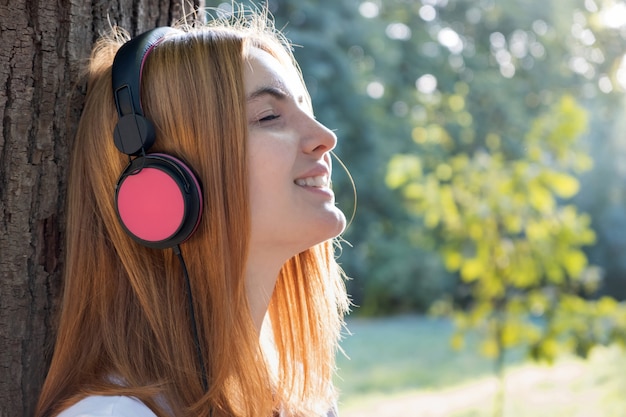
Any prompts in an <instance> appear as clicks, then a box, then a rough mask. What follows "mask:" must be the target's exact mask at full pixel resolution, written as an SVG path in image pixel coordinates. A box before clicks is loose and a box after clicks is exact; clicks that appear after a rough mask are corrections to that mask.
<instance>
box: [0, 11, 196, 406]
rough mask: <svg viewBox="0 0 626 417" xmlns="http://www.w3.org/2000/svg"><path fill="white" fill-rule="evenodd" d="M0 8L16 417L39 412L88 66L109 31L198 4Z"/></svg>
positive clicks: (3, 333) (0, 376)
mask: <svg viewBox="0 0 626 417" xmlns="http://www.w3.org/2000/svg"><path fill="white" fill-rule="evenodd" d="M1 3H2V4H0V86H1V88H0V115H1V117H2V128H1V130H2V132H1V135H0V417H9V416H10V417H15V416H30V415H32V413H33V412H34V407H35V404H36V401H37V396H38V393H39V389H40V387H41V384H42V382H43V380H44V377H45V374H46V369H47V367H48V364H49V360H50V356H51V352H52V346H53V342H54V333H55V331H54V329H55V324H54V321H55V319H54V318H55V316H56V313H57V309H58V305H59V296H60V292H61V286H62V284H61V277H62V271H63V257H64V250H63V246H64V231H65V226H64V219H65V194H66V174H67V167H68V161H69V153H70V148H71V143H72V141H73V136H74V133H75V128H76V124H77V121H78V119H79V116H80V110H81V106H82V103H83V99H84V92H85V87H86V86H85V85H84V82H83V81H82V80H81V79H80V71H81V69H82V65H84V64H85V62H86V60H87V58H88V57H89V53H90V50H91V46H92V44H93V41H94V40H95V39H97V37H98V36H99V35H100V34H102V33H104V32H106V31H107V29H108V27H109V26H110V25H111V24H117V25H119V26H121V27H123V28H124V29H126V30H128V31H129V32H130V33H132V34H136V33H139V32H141V31H143V30H146V29H149V28H152V27H155V26H160V25H167V24H170V23H172V22H173V21H175V20H178V19H180V18H182V17H183V13H189V12H191V11H192V10H191V9H192V8H196V7H197V5H198V3H199V0H195V1H194V2H190V1H187V0H135V1H132V0H114V1H105V0H92V1H81V0H10V1H9V0H3V1H2V2H1ZM9 3H10V4H9ZM192 3H193V5H192ZM183 5H184V7H185V8H186V9H187V10H183Z"/></svg>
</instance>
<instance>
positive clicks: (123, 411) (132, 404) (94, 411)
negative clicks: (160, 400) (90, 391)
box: [58, 395, 156, 417]
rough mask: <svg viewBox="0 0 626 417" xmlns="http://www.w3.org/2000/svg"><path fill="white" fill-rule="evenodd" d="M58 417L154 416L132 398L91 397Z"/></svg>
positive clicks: (154, 415)
mask: <svg viewBox="0 0 626 417" xmlns="http://www.w3.org/2000/svg"><path fill="white" fill-rule="evenodd" d="M58 417H156V414H154V413H153V412H152V410H150V409H149V408H148V407H146V405H145V404H144V403H142V402H141V401H139V400H137V399H136V398H133V397H124V396H110V395H109V396H104V395H92V396H90V397H85V398H83V399H82V400H80V401H79V402H77V403H76V404H74V405H73V406H71V407H70V408H67V409H65V410H64V411H63V412H61V414H59V415H58Z"/></svg>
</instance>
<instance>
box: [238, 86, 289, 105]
mask: <svg viewBox="0 0 626 417" xmlns="http://www.w3.org/2000/svg"><path fill="white" fill-rule="evenodd" d="M264 95H270V96H272V97H274V98H276V99H278V100H284V99H286V98H287V97H290V94H289V93H287V92H286V89H285V88H283V87H282V85H279V86H271V85H270V86H263V87H261V88H259V89H257V90H254V91H253V92H252V93H250V94H248V97H247V98H246V100H247V101H252V100H254V99H257V98H259V97H261V96H264Z"/></svg>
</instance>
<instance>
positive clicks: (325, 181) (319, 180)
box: [294, 175, 330, 188]
mask: <svg viewBox="0 0 626 417" xmlns="http://www.w3.org/2000/svg"><path fill="white" fill-rule="evenodd" d="M294 182H295V183H296V185H299V186H301V187H315V188H325V187H328V185H329V182H330V181H329V177H328V175H319V176H317V177H307V178H298V179H297V180H295V181H294Z"/></svg>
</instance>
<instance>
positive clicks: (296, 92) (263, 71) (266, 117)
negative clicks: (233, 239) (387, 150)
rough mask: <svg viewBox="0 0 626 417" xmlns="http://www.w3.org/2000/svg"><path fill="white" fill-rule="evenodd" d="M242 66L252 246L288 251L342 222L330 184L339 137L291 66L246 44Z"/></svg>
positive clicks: (298, 248) (335, 229) (306, 244)
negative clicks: (312, 105)
mask: <svg viewBox="0 0 626 417" xmlns="http://www.w3.org/2000/svg"><path fill="white" fill-rule="evenodd" d="M244 71H245V72H244V80H245V91H246V97H247V118H248V131H249V136H248V149H249V173H250V179H249V190H250V211H251V220H252V224H251V228H252V230H251V241H250V244H251V246H250V248H251V250H255V249H263V250H266V251H267V250H270V251H277V252H275V253H280V254H283V255H284V256H286V257H287V258H289V257H291V256H293V255H295V254H297V253H299V252H301V251H303V250H305V249H307V248H309V247H311V246H313V245H315V244H317V243H320V242H322V241H324V240H327V239H330V238H332V237H335V236H337V235H338V234H339V233H341V232H342V231H343V229H344V227H345V224H346V219H345V216H344V215H343V213H342V212H341V211H340V210H339V209H338V208H337V207H336V206H335V196H334V193H333V191H332V190H331V189H330V176H331V156H330V153H329V152H330V151H331V150H332V149H333V148H334V147H335V145H336V143H337V137H336V136H335V134H334V133H333V132H331V131H330V130H328V129H327V128H326V127H325V126H323V125H322V124H320V123H319V122H317V121H316V120H315V118H314V117H313V114H312V112H311V110H310V108H309V106H308V104H307V101H306V100H305V94H306V92H305V89H304V86H303V85H302V82H301V81H300V79H299V77H298V74H297V72H296V70H295V68H292V67H288V68H286V67H284V66H282V65H281V64H280V63H279V62H278V61H277V60H276V59H275V58H274V57H272V56H271V55H270V54H268V53H267V52H265V51H262V50H260V49H257V48H251V51H250V54H249V58H248V60H247V62H246V64H245V70H244ZM283 252H284V253H283ZM285 260H286V259H285Z"/></svg>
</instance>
